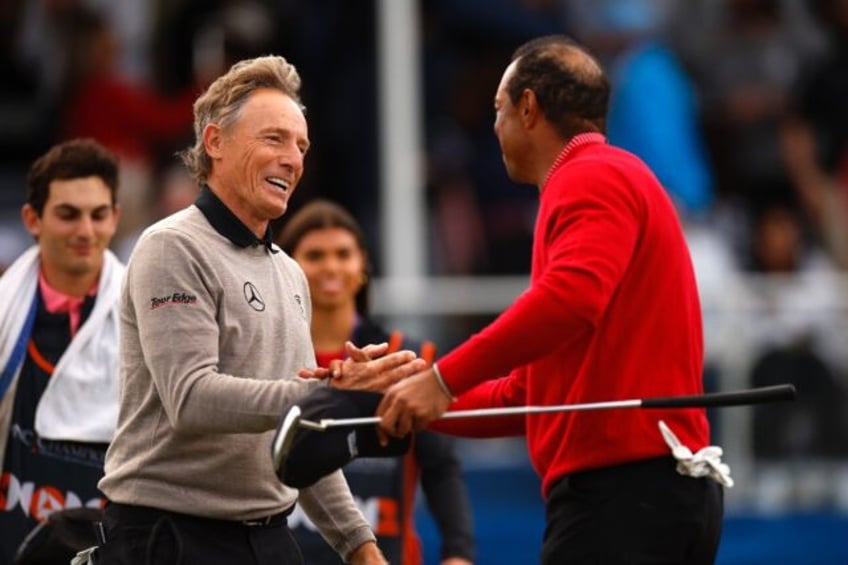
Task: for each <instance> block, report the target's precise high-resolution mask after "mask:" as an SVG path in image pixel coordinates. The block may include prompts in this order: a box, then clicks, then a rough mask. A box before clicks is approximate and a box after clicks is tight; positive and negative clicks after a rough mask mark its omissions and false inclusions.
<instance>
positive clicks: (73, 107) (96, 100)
mask: <svg viewBox="0 0 848 565" xmlns="http://www.w3.org/2000/svg"><path fill="white" fill-rule="evenodd" d="M76 23H77V25H78V26H79V30H80V33H82V40H81V42H80V45H79V46H78V48H79V54H78V55H79V65H78V67H76V68H75V69H74V73H73V75H72V76H71V77H70V79H69V84H68V96H67V102H66V105H65V106H64V108H63V111H62V113H63V119H62V129H63V132H62V134H63V136H64V137H91V138H94V139H96V140H98V141H99V142H100V143H102V144H103V145H104V146H106V147H107V148H108V149H110V150H111V151H113V152H114V153H115V154H116V155H117V156H118V157H119V158H120V159H121V185H122V187H123V194H122V200H121V204H122V206H123V209H124V216H123V219H122V221H121V225H120V229H119V233H118V234H117V235H116V243H120V240H121V239H122V238H123V236H124V235H126V234H127V233H129V232H132V231H133V230H135V229H138V228H139V227H141V226H145V225H147V224H148V223H149V222H150V220H151V218H150V214H149V209H150V205H151V190H152V188H151V183H152V174H153V172H152V168H153V165H154V161H155V157H156V152H157V150H158V149H159V148H160V147H161V146H163V145H164V146H168V147H172V148H176V147H177V146H178V145H179V144H180V143H181V142H182V141H183V139H184V138H185V137H187V136H188V135H190V134H191V123H192V111H191V105H192V103H193V101H194V97H195V96H196V94H197V88H195V87H191V88H187V89H185V90H184V91H183V92H182V93H181V94H179V95H176V96H173V97H169V98H163V97H161V96H159V95H157V94H156V93H155V92H154V91H152V90H151V89H150V88H148V87H147V86H146V85H144V84H141V83H135V82H132V81H130V80H129V79H128V78H127V77H126V76H124V75H123V74H122V73H121V72H120V70H119V69H118V66H117V57H118V43H117V41H116V37H115V35H114V32H113V30H112V29H111V28H110V27H109V24H108V23H107V22H106V20H105V19H104V18H103V16H101V15H100V14H98V13H96V12H93V11H88V10H84V9H80V11H79V12H77V13H76Z"/></svg>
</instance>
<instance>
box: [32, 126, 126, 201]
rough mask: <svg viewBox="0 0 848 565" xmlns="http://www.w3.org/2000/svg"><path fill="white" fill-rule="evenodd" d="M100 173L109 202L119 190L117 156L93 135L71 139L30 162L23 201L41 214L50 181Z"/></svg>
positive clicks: (94, 175)
mask: <svg viewBox="0 0 848 565" xmlns="http://www.w3.org/2000/svg"><path fill="white" fill-rule="evenodd" d="M85 177H100V179H102V180H103V182H104V183H105V184H106V186H107V187H109V192H111V193H112V206H114V205H115V202H116V200H117V194H118V159H117V158H116V157H115V156H114V155H112V154H111V153H110V152H109V151H107V150H106V149H105V148H104V147H103V146H102V145H100V144H99V143H97V142H96V141H94V140H93V139H72V140H70V141H66V142H64V143H60V144H58V145H54V146H53V147H51V148H50V150H49V151H47V153H45V154H44V155H42V156H41V157H39V158H38V159H36V160H35V162H34V163H33V164H32V167H30V169H29V173H28V174H27V180H26V183H27V193H26V203H27V204H29V205H30V206H32V207H33V208H34V209H35V211H36V213H37V214H38V215H39V216H41V213H42V212H43V211H44V204H45V203H46V202H47V198H48V197H49V196H50V183H51V182H53V181H54V180H70V179H79V178H85Z"/></svg>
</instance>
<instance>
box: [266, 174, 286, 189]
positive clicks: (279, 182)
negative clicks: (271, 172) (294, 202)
mask: <svg viewBox="0 0 848 565" xmlns="http://www.w3.org/2000/svg"><path fill="white" fill-rule="evenodd" d="M265 180H267V181H268V182H270V183H271V184H273V185H274V186H279V187H280V188H282V189H283V190H288V189H289V183H288V182H286V181H285V180H284V179H281V178H279V177H268V178H266V179H265Z"/></svg>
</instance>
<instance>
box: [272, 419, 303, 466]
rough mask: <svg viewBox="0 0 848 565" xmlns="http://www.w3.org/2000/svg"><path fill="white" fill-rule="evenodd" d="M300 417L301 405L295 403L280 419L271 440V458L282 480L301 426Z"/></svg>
mask: <svg viewBox="0 0 848 565" xmlns="http://www.w3.org/2000/svg"><path fill="white" fill-rule="evenodd" d="M300 419H301V411H300V406H297V405H294V406H292V407H291V408H289V410H288V412H286V415H285V416H283V417H282V418H281V419H280V424H279V425H278V426H277V433H275V434H274V441H273V442H271V460H272V461H273V462H274V471H275V472H276V473H277V477H278V478H279V479H280V480H283V476H284V474H285V467H286V460H287V459H288V455H289V453H290V452H291V448H292V446H293V445H294V440H295V436H296V435H297V432H298V429H299V428H300V426H299V424H300Z"/></svg>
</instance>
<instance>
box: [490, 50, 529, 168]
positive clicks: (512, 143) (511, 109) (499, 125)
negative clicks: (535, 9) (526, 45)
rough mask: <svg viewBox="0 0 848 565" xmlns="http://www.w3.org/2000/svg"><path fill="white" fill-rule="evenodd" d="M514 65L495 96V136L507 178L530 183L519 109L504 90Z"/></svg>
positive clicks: (506, 73)
mask: <svg viewBox="0 0 848 565" xmlns="http://www.w3.org/2000/svg"><path fill="white" fill-rule="evenodd" d="M516 64H517V63H516V62H515V61H513V62H512V64H510V65H509V66H508V67H507V68H506V70H505V71H504V74H503V77H502V78H501V82H500V85H498V90H497V92H496V94H495V136H496V137H497V138H498V143H499V144H500V146H501V155H502V158H503V162H504V166H505V167H506V172H507V174H508V175H509V178H511V179H512V180H514V181H515V182H532V181H533V178H532V176H531V175H529V174H528V171H526V168H527V163H526V159H524V155H525V154H526V152H527V143H526V135H525V131H524V126H523V123H522V120H521V109H520V108H519V106H516V105H514V104H513V103H512V100H510V97H509V93H508V92H507V90H506V87H507V85H508V84H509V81H510V78H511V77H512V75H513V73H514V72H515V66H516ZM519 103H520V101H519Z"/></svg>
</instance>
